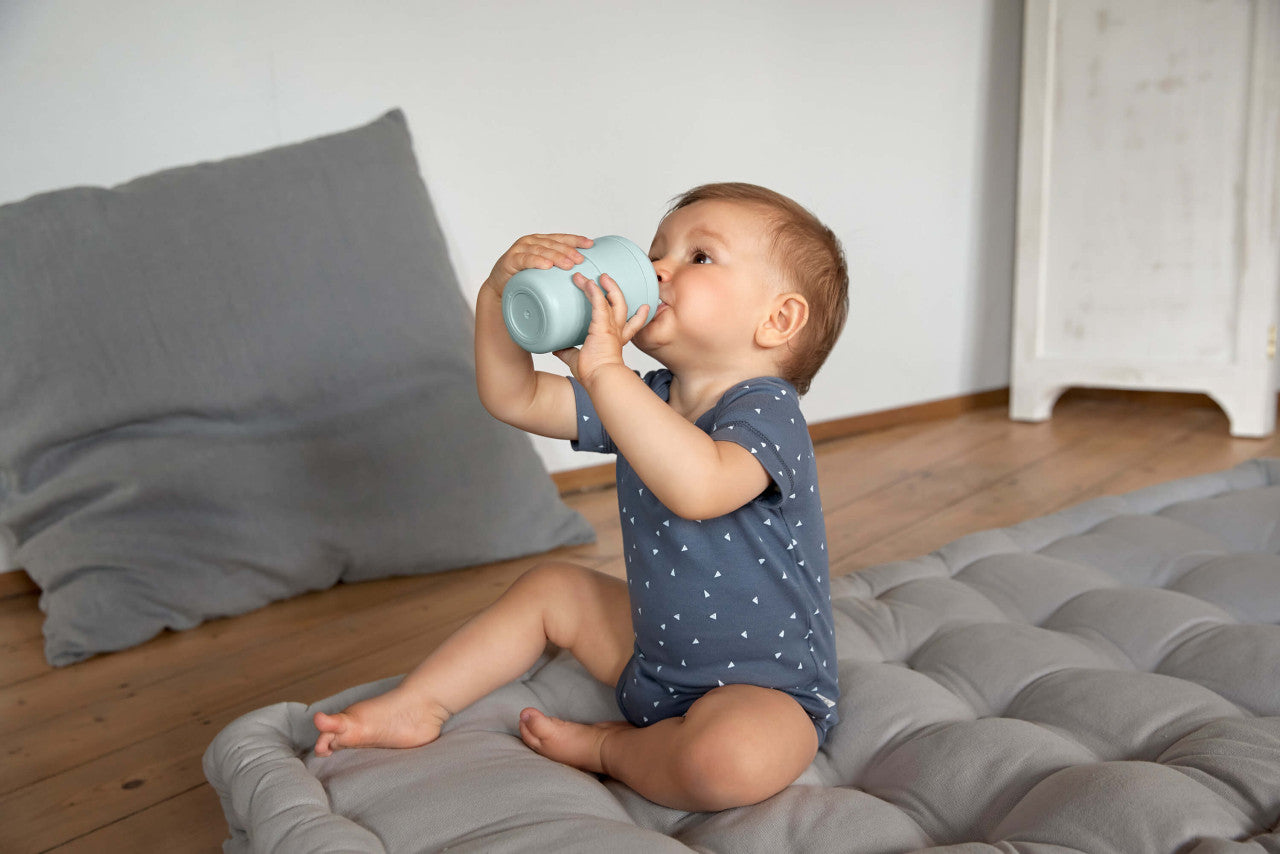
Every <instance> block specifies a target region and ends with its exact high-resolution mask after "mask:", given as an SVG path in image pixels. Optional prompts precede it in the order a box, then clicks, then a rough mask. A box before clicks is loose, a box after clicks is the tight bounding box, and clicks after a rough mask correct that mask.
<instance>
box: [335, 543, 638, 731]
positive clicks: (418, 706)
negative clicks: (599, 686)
mask: <svg viewBox="0 0 1280 854" xmlns="http://www.w3.org/2000/svg"><path fill="white" fill-rule="evenodd" d="M548 640H549V641H551V642H552V643H554V644H555V645H557V646H559V647H561V648H563V649H568V650H570V651H571V652H572V653H573V654H574V656H575V657H576V658H577V659H578V660H579V661H580V662H582V664H583V666H585V667H586V668H587V670H588V672H590V673H591V675H592V676H595V677H596V678H597V679H599V680H600V681H602V682H606V683H609V684H614V683H616V682H617V681H618V677H619V676H620V675H621V673H622V668H623V666H624V665H625V664H626V663H627V660H628V659H629V658H630V657H631V651H632V646H633V640H634V639H633V636H632V633H631V619H630V604H629V600H628V597H627V587H626V584H625V583H623V582H622V581H619V580H618V579H616V578H612V577H610V576H608V575H604V574H602V573H599V572H595V571H593V570H590V569H584V568H583V567H579V566H574V565H573V564H568V563H548V564H541V565H539V566H537V567H534V568H533V569H531V570H530V571H529V572H526V573H525V574H524V575H522V576H520V578H519V579H517V580H516V582H515V583H514V584H512V585H511V587H510V588H508V589H507V591H506V592H505V593H504V594H502V596H501V597H500V598H499V599H498V600H497V601H496V602H494V603H493V604H492V605H490V606H489V607H488V608H486V609H485V610H483V611H481V612H480V613H479V614H477V615H476V616H475V617H473V618H472V619H471V620H470V621H468V622H467V623H465V624H464V625H463V626H462V627H461V628H460V629H458V631H457V632H455V633H454V634H452V635H451V636H449V638H448V639H446V640H445V642H444V643H443V644H441V645H440V647H439V648H438V649H436V651H435V652H433V653H431V655H429V656H428V657H427V659H426V660H425V661H423V662H422V663H421V664H419V665H418V666H417V667H416V668H414V669H413V671H411V672H410V673H409V675H408V676H406V677H405V678H404V680H403V681H402V682H401V683H400V684H399V685H397V686H396V687H395V688H393V689H391V690H390V691H388V692H387V693H385V694H382V695H381V696H378V697H374V698H372V699H369V700H364V701H362V702H359V703H355V704H354V705H352V706H350V707H348V708H347V709H346V710H345V711H343V712H341V713H339V714H336V715H326V714H323V713H317V714H316V715H315V725H316V729H318V730H320V736H319V738H317V739H316V748H315V750H316V754H317V755H318V756H328V755H330V754H331V753H333V751H335V750H339V749H341V748H344V747H417V746H419V745H422V744H427V743H428V742H431V741H434V740H435V738H436V736H438V735H439V734H440V728H441V727H442V726H443V725H444V722H445V721H446V720H448V719H449V717H450V716H451V715H452V714H454V713H455V712H459V711H461V710H462V709H464V708H466V707H467V706H469V705H471V704H472V703H474V702H475V701H476V700H479V699H480V698H481V697H483V696H485V695H486V694H488V693H489V692H490V691H492V690H494V689H495V688H498V687H500V686H502V685H505V684H506V683H507V682H510V681H511V680H512V679H515V678H516V677H518V676H520V674H522V673H524V672H525V671H526V670H528V669H529V668H530V667H531V666H532V665H533V663H534V662H535V661H537V660H538V657H539V656H540V655H542V652H543V650H544V649H545V648H546V645H547V641H548Z"/></svg>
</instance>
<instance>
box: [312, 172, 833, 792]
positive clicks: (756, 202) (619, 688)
mask: <svg viewBox="0 0 1280 854" xmlns="http://www.w3.org/2000/svg"><path fill="white" fill-rule="evenodd" d="M589 246H591V241H590V240H589V239H587V238H585V237H581V236H578V235H571V234H550V235H531V236H528V237H522V238H521V239H520V240H518V241H516V243H515V245H513V246H512V247H511V248H510V249H509V250H507V252H506V253H505V254H504V255H503V256H502V257H501V258H499V259H498V262H497V264H496V265H495V266H494V268H493V272H492V273H491V274H490V275H489V278H488V279H487V280H486V281H485V283H484V285H483V287H482V288H481V289H480V294H479V298H478V300H477V303H476V371H477V384H478V387H479V392H480V399H481V400H482V401H483V403H484V405H485V407H486V408H487V409H488V410H489V411H490V412H491V413H492V414H493V415H494V416H495V417H497V418H499V419H501V420H503V421H505V422H507V423H509V424H512V425H514V426H516V427H519V428H521V429H524V430H528V431H530V432H533V433H538V434H541V435H544V436H552V437H559V438H563V439H569V440H572V442H573V444H574V447H575V448H577V449H580V450H588V451H598V452H601V453H611V454H617V455H618V465H617V483H618V486H617V489H618V503H619V508H620V510H621V515H622V531H623V538H624V546H625V552H626V571H627V580H626V581H625V582H624V581H620V580H618V579H616V578H614V577H612V576H608V575H604V574H602V573H599V572H596V571H593V570H590V569H586V568H582V567H578V566H574V565H572V564H568V563H547V564H542V565H539V566H537V567H535V568H533V569H532V570H530V571H529V572H527V573H526V574H524V575H523V576H521V577H520V578H519V579H518V580H516V582H515V583H514V584H512V585H511V587H510V588H509V589H508V590H507V591H506V592H505V593H504V594H503V595H502V596H501V597H500V598H499V599H498V600H497V601H496V602H494V603H493V605H491V606H490V607H489V608H487V609H485V610H484V611H482V612H480V613H479V614H477V615H476V616H475V617H474V618H473V619H472V620H471V621H470V622H468V623H466V624H465V625H463V626H462V627H461V628H460V629H459V630H458V631H457V632H456V633H455V634H454V635H452V636H451V637H450V638H448V639H447V640H446V641H445V642H444V643H443V644H442V645H441V646H440V647H439V648H438V649H437V650H436V651H435V652H433V653H432V654H431V655H430V656H429V657H428V658H427V659H426V660H425V661H423V662H422V663H421V664H419V665H418V666H417V667H416V668H415V669H414V670H413V671H412V672H410V673H409V674H408V675H407V676H406V677H405V678H404V680H403V681H402V682H401V683H400V684H399V685H398V686H397V687H395V688H393V689H392V690H391V691H389V692H387V693H386V694H383V695H381V696H378V697H374V698H372V699H369V700H365V701H362V702H359V703H356V704H354V705H352V706H351V707H349V708H348V709H346V710H345V711H344V712H342V713H340V714H337V715H326V714H317V715H316V716H315V725H316V728H317V729H318V730H319V731H320V736H319V738H318V739H317V741H316V748H315V750H316V754H317V755H319V756H328V755H330V754H331V753H332V752H333V751H335V750H338V749H341V748H347V747H366V746H378V747H413V746H418V745H422V744H426V743H428V742H430V741H432V740H434V739H435V738H436V737H437V736H438V735H439V734H440V728H441V726H442V725H443V724H444V723H445V721H446V720H447V719H448V718H449V716H450V715H452V714H454V713H456V712H458V711H460V710H461V709H463V708H465V707H466V706H468V705H470V704H471V703H473V702H475V701H476V700H478V699H480V698H481V697H483V696H484V695H486V694H488V693H489V692H490V691H492V690H494V689H495V688H497V687H499V686H501V685H503V684H505V683H506V682H509V681H511V680H512V679H515V678H517V677H518V676H520V675H521V674H522V673H524V672H525V671H526V670H527V669H528V668H529V667H530V666H531V665H532V664H533V663H534V662H535V661H536V660H537V659H538V657H539V656H540V655H541V654H542V652H543V650H544V647H545V645H546V643H547V641H551V642H552V643H554V644H555V645H557V646H559V647H561V648H563V649H568V650H570V651H571V652H572V653H573V655H574V656H575V657H576V658H577V659H578V661H580V662H581V663H582V665H583V666H584V667H585V668H586V669H587V670H588V671H589V672H590V673H591V674H592V675H593V676H594V677H596V678H597V679H599V680H601V681H602V682H605V683H607V684H610V685H615V686H616V688H615V695H616V698H617V701H618V706H619V708H620V709H621V711H622V714H623V716H624V717H625V718H626V720H627V722H625V723H624V722H621V721H617V722H610V723H603V724H595V725H586V724H579V723H573V722H570V721H564V720H559V719H557V718H551V717H548V716H546V715H544V714H543V713H541V712H540V711H538V710H536V709H532V708H528V709H525V710H523V711H522V712H521V713H520V721H519V727H520V735H521V737H522V738H523V739H524V741H525V743H526V744H528V745H529V747H531V748H532V749H533V750H535V751H537V752H538V753H540V754H542V755H543V756H547V757H549V758H551V759H554V760H557V761H559V762H563V763H566V764H569V765H572V766H575V767H577V768H581V769H583V770H586V771H590V772H594V773H601V774H607V775H609V776H611V777H614V778H615V779H618V780H621V781H622V782H623V783H626V784H627V785H628V786H630V787H631V788H633V789H635V790H636V791H637V792H639V793H640V794H642V795H644V796H645V797H646V798H648V799H650V800H652V801H654V802H656V803H659V804H663V805H665V806H670V807H675V808H679V809H685V810H720V809H725V808H728V807H734V806H741V805H746V804H752V803H756V802H758V801H761V800H764V799H765V798H768V797H770V796H771V795H773V794H775V793H777V792H779V791H781V790H782V789H783V788H785V787H786V786H788V785H790V784H791V783H792V782H794V781H795V779H796V778H797V777H798V776H799V775H800V774H801V773H802V772H803V771H804V769H805V768H806V767H808V765H809V763H810V762H812V760H813V758H814V755H815V754H816V752H817V749H818V747H819V746H820V745H821V744H822V741H823V739H824V738H825V737H826V734H827V732H828V730H829V729H830V728H831V726H832V725H833V724H834V723H835V722H836V714H835V701H836V698H837V696H838V690H839V689H838V686H837V681H836V655H835V649H834V638H833V628H832V619H831V601H830V593H829V588H828V579H827V553H826V534H825V531H824V527H823V518H822V508H821V505H820V501H819V497H818V486H817V473H816V467H815V460H814V454H813V446H812V444H811V442H810V440H809V434H808V430H807V427H806V425H805V421H804V418H803V416H802V415H801V414H800V409H799V407H798V405H797V403H798V401H797V398H798V397H799V395H800V394H803V393H804V392H805V391H807V390H808V387H809V382H810V380H811V379H812V378H813V376H814V374H815V373H816V372H817V370H818V368H819V367H820V366H821V365H822V363H823V361H824V360H825V359H826V357H827V354H828V353H830V351H831V348H832V346H833V345H834V343H835V341H836V338H837V337H838V335H839V333H840V330H841V328H842V327H843V325H844V320H845V315H846V313H847V307H848V274H847V272H846V269H845V263H844V257H843V253H842V251H841V249H840V244H839V242H838V241H837V239H836V237H835V235H834V234H832V232H831V231H830V230H829V229H827V228H826V227H825V226H823V225H822V224H821V223H820V222H819V221H818V220H817V219H816V218H815V217H814V216H813V215H812V214H811V213H809V212H808V211H807V210H805V209H804V208H803V207H801V206H800V205H798V204H796V203H795V202H793V201H792V200H790V199H788V198H786V197H785V196H781V195H779V194H777V193H774V192H773V191H770V190H766V189H764V188H762V187H757V186H754V185H751V184H710V185H705V186H702V187H697V188H695V189H693V190H690V191H689V192H687V193H685V194H684V195H683V196H680V197H679V198H678V199H676V201H675V202H674V204H673V205H672V207H671V210H670V211H669V212H668V214H667V216H666V217H665V218H664V219H663V220H662V222H661V223H660V224H659V226H658V231H657V234H656V235H655V236H654V239H653V244H652V247H651V250H650V253H649V254H650V257H651V259H652V261H653V264H654V267H655V269H656V270H657V274H658V283H659V284H658V291H659V302H658V305H657V306H652V307H651V306H643V307H641V308H640V309H639V311H637V312H636V314H635V316H634V317H632V318H631V319H630V320H628V319H627V306H626V304H625V300H624V299H623V296H622V292H621V291H620V290H619V288H618V286H617V284H616V283H615V282H614V281H613V280H612V279H611V278H610V277H609V276H607V275H605V276H601V277H600V281H599V283H598V284H599V287H597V286H596V284H595V283H592V282H591V281H589V280H588V279H586V278H585V277H583V276H581V274H577V275H575V276H574V283H575V284H576V285H577V286H578V287H579V288H581V289H582V290H583V291H584V293H586V294H587V296H588V298H589V299H590V300H591V306H592V316H591V326H590V331H589V334H588V336H587V340H586V342H585V343H584V344H583V345H582V347H581V348H570V349H567V350H561V351H559V352H557V353H556V356H558V357H559V358H560V359H561V360H562V361H564V362H565V364H567V365H568V366H569V369H570V371H571V372H572V374H573V378H572V379H570V378H568V377H563V376H558V375H554V374H548V373H544V372H540V371H535V370H534V368H533V360H532V358H531V357H530V356H529V354H528V353H526V352H525V351H524V350H522V349H520V347H519V346H517V345H516V344H515V343H514V342H513V341H512V340H511V338H510V336H509V335H508V334H507V331H506V328H505V326H504V324H503V320H502V310H501V303H502V290H503V287H504V286H505V285H506V283H507V281H508V280H509V279H510V278H511V276H512V275H514V274H515V273H516V272H518V271H519V270H522V269H526V268H532V267H537V268H540V269H549V268H551V267H552V266H559V267H562V268H564V269H569V268H570V267H572V266H574V265H575V264H577V263H579V262H581V261H582V260H583V257H582V255H581V254H580V253H579V252H578V250H579V249H583V248H587V247H589ZM650 309H652V318H651V319H650V322H649V323H648V324H647V325H645V319H646V318H648V317H649V315H650ZM628 341H632V342H634V343H635V345H636V346H637V347H638V348H639V349H640V350H642V351H643V352H645V353H648V354H649V355H651V356H653V357H654V358H655V359H657V360H658V361H659V362H660V363H662V364H663V365H665V366H666V369H665V370H658V371H653V372H651V373H650V374H648V375H647V376H645V377H644V378H641V377H640V376H639V375H638V374H637V373H635V372H634V371H631V370H629V369H628V368H627V367H626V365H625V364H624V363H623V358H622V348H623V346H624V345H625V344H626V343H627V342H628Z"/></svg>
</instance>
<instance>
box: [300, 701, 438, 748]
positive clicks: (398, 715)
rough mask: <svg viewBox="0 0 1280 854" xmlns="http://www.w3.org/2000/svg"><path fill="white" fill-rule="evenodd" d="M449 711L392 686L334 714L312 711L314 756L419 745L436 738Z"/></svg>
mask: <svg viewBox="0 0 1280 854" xmlns="http://www.w3.org/2000/svg"><path fill="white" fill-rule="evenodd" d="M448 719H449V712H448V710H447V709H445V708H444V707H443V706H441V705H440V704H439V703H423V702H422V701H421V700H418V699H411V698H409V697H407V696H405V695H404V694H401V693H399V692H398V691H397V690H396V689H394V688H393V689H391V690H390V691H388V692H387V693H385V694H382V695H380V696H377V697H373V698H370V699H368V700H361V701H360V702H358V703H353V704H352V705H350V706H348V707H347V708H346V709H345V710H343V711H341V712H339V713H338V714H336V715H326V714H325V713H324V712H316V714H315V717H314V719H313V720H314V721H315V725H316V729H318V730H320V737H319V738H317V739H316V748H315V749H316V756H331V755H333V752H334V751H335V750H342V749H343V748H346V747H421V746H422V745H424V744H429V743H431V742H433V741H435V740H436V738H437V737H438V736H439V735H440V728H441V727H442V726H444V722H445V721H447V720H448Z"/></svg>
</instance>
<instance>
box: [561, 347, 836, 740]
mask: <svg viewBox="0 0 1280 854" xmlns="http://www.w3.org/2000/svg"><path fill="white" fill-rule="evenodd" d="M671 379H672V374H671V372H670V371H668V370H665V369H663V370H658V371H652V372H650V373H649V374H647V375H646V376H645V377H644V381H645V383H646V384H647V385H648V386H649V388H651V389H652V390H653V391H654V393H655V394H657V395H658V396H659V397H660V398H662V399H663V400H667V399H668V395H669V394H670V390H671ZM572 382H573V389H574V396H575V398H576V400H577V409H578V438H577V440H576V441H575V442H574V443H573V447H574V449H575V450H581V451H595V452H598V453H602V454H618V450H617V448H616V447H615V446H614V444H613V442H612V440H611V439H610V438H609V435H608V433H607V432H606V431H605V429H604V426H603V425H602V424H601V423H600V418H599V416H598V415H597V413H596V409H595V406H594V405H593V404H592V402H591V398H590V396H589V395H588V394H587V393H586V390H585V389H584V388H583V387H582V386H581V385H580V384H579V383H578V382H577V381H572ZM696 425H697V427H698V428H699V429H701V430H702V431H703V432H705V433H707V434H708V435H709V436H711V438H713V439H715V440H717V441H728V442H734V443H736V444H738V445H741V446H743V447H744V448H747V449H748V450H749V451H751V453H753V454H755V455H756V456H757V457H758V458H759V460H760V463H761V465H763V466H764V468H765V469H766V471H768V472H769V476H770V477H771V478H772V479H773V485H772V486H771V487H769V488H768V489H766V490H765V491H764V492H763V493H761V494H760V495H759V496H758V497H757V498H756V499H754V500H753V501H750V502H748V503H747V504H745V505H743V506H742V507H740V508H739V509H737V510H735V511H733V512H732V513H729V514H726V515H724V516H720V517H718V518H716V519H704V520H701V521H693V520H689V519H683V518H681V517H679V516H677V515H676V514H675V513H672V512H671V511H670V510H668V509H667V508H666V506H665V505H663V504H662V502H660V501H659V500H658V499H657V498H655V497H654V496H653V494H652V493H651V492H650V491H649V490H648V488H647V487H646V486H645V484H644V482H643V481H641V480H640V478H639V477H638V476H637V475H636V472H635V470H634V469H632V468H631V466H630V465H629V464H628V463H627V460H626V458H625V457H623V456H622V455H621V454H619V455H618V472H617V479H618V507H619V512H620V513H621V517H622V538H623V547H624V551H625V554H626V557H627V585H628V588H629V592H630V595H631V623H632V628H633V630H634V632H635V651H634V653H633V654H632V656H631V660H630V661H629V662H628V663H627V666H626V667H625V668H624V669H623V672H622V677H621V679H620V680H619V682H618V685H617V689H616V692H615V693H616V696H617V700H618V706H619V708H620V709H621V710H622V713H623V715H625V716H626V718H627V720H628V721H630V722H631V723H632V724H634V725H636V726H647V725H648V724H651V723H656V722H658V721H660V720H663V719H664V718H670V717H676V716H679V715H683V714H684V713H685V712H686V711H688V709H689V707H690V706H691V705H693V702H694V701H695V700H697V699H698V698H699V697H701V696H702V695H703V694H705V693H706V692H707V691H710V690H711V689H712V688H715V687H717V686H719V685H728V684H733V683H745V684H750V685H759V686H762V687H765V688H776V689H778V690H780V691H783V692H785V693H787V694H790V695H791V696H792V697H794V698H795V699H796V700H797V702H799V703H800V705H801V706H803V707H804V709H805V711H807V712H808V713H809V716H810V717H811V718H812V719H813V723H814V727H815V728H816V729H817V731H818V742H819V744H821V743H822V741H823V740H824V739H825V738H826V733H827V730H829V729H830V728H831V726H832V725H834V724H835V723H836V720H837V715H836V709H835V702H836V698H837V697H838V696H839V686H838V683H837V679H836V653H835V635H834V630H833V626H832V619H831V593H830V588H829V585H828V580H827V550H826V548H827V547H826V531H825V528H824V525H823V520H822V505H821V500H820V497H819V494H818V479H817V469H816V463H815V459H814V453H813V444H812V442H811V441H810V439H809V431H808V427H807V426H806V423H805V420H804V416H802V415H801V414H800V407H799V400H798V395H797V394H796V391H795V389H794V388H793V387H792V386H791V385H790V384H789V383H787V382H785V381H784V380H781V379H779V378H777V377H761V378H758V379H753V380H748V381H746V382H744V383H740V384H739V385H737V386H735V387H734V388H733V389H731V390H729V391H728V392H726V393H725V394H724V396H723V397H721V398H720V400H719V402H718V403H717V404H716V405H715V406H714V407H712V408H711V409H710V410H709V411H707V412H705V413H703V414H702V416H701V417H699V418H698V420H697V422H696Z"/></svg>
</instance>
